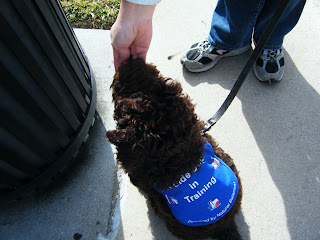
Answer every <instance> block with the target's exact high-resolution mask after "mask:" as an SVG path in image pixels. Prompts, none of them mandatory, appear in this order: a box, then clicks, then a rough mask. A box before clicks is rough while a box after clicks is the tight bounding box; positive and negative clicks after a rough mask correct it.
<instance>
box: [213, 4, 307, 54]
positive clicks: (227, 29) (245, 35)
mask: <svg viewBox="0 0 320 240" xmlns="http://www.w3.org/2000/svg"><path fill="white" fill-rule="evenodd" d="M279 2H280V0H218V3H217V6H216V9H215V11H214V13H213V16H212V22H211V29H210V34H209V37H208V41H209V42H210V43H211V45H213V46H214V47H216V48H218V49H221V50H235V49H239V48H241V47H244V46H246V45H249V44H251V39H252V36H253V39H254V41H258V40H259V38H260V36H261V35H262V33H263V31H264V29H265V28H266V26H267V24H268V21H269V19H270V18H271V17H272V15H273V13H274V11H275V10H276V8H277V7H278V4H279ZM305 2H306V0H291V1H290V2H289V4H288V6H287V8H286V10H285V12H284V13H283V15H282V17H281V19H280V21H279V22H278V24H277V26H276V28H275V29H274V31H273V33H272V35H271V36H270V38H269V40H268V42H267V44H266V46H265V49H270V50H271V49H274V50H275V49H280V48H281V47H282V43H283V39H284V36H285V35H286V34H287V33H288V32H290V31H291V30H292V29H293V28H294V26H295V25H296V24H297V22H298V20H299V18H300V15H301V13H302V10H303V7H304V5H305Z"/></svg>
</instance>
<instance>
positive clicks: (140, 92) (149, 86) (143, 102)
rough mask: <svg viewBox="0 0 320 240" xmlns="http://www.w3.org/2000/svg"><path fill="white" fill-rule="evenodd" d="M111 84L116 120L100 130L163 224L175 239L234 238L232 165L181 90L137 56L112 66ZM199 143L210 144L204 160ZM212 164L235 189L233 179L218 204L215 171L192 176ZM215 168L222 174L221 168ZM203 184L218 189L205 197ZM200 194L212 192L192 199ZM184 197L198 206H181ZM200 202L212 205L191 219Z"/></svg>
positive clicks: (237, 236)
mask: <svg viewBox="0 0 320 240" xmlns="http://www.w3.org/2000/svg"><path fill="white" fill-rule="evenodd" d="M111 88H112V90H113V94H112V96H113V101H114V105H115V109H114V119H115V120H116V121H117V128H116V130H112V131H108V132H107V134H106V135H107V138H108V139H109V141H110V142H111V143H112V144H114V145H116V147H117V151H118V154H117V160H118V162H120V163H121V166H122V168H123V169H124V170H125V172H126V173H128V174H129V177H130V180H131V182H132V183H133V184H134V185H135V186H136V187H138V188H139V189H140V190H141V191H143V192H144V193H145V195H146V196H147V198H148V199H149V201H150V204H151V206H152V207H153V208H154V210H155V212H156V213H157V214H158V215H159V216H160V218H162V219H163V220H164V221H165V223H166V226H167V228H168V229H169V231H171V232H172V233H173V234H174V235H176V236H178V237H180V238H182V239H203V238H219V239H233V240H234V239H241V236H240V234H239V233H238V230H237V226H236V224H235V221H234V217H235V214H236V213H237V212H238V211H239V209H240V204H241V198H242V187H241V182H240V178H239V176H238V171H237V169H236V166H235V165H234V163H233V160H232V159H231V157H230V156H229V155H228V154H226V153H225V152H224V151H223V150H222V149H221V148H220V147H218V145H217V143H216V142H215V141H214V140H213V138H212V137H211V136H210V135H208V134H203V133H202V130H203V129H204V123H203V122H202V121H200V120H199V119H198V117H197V115H196V114H195V113H194V105H193V104H192V103H191V100H190V98H189V97H188V96H186V95H185V94H183V93H182V87H181V85H180V83H179V82H177V81H174V80H172V79H170V78H164V77H163V76H161V75H160V73H159V71H158V70H157V69H156V67H155V66H153V65H150V64H146V63H145V62H144V61H143V60H141V59H137V60H130V61H129V63H128V64H126V65H124V66H122V67H120V68H119V71H117V73H116V74H115V76H114V80H113V83H112V85H111ZM207 142H208V143H210V144H208V143H207ZM205 143H207V146H208V145H209V146H210V145H211V146H212V147H211V146H210V148H211V149H212V148H213V151H214V153H215V156H217V157H218V158H216V157H212V156H211V157H209V158H208V159H209V160H208V161H210V160H211V163H210V164H212V165H210V164H206V162H207V160H204V154H205V153H204V151H205V150H204V145H205ZM211 151H212V150H211ZM221 160H222V161H221ZM213 161H214V162H215V163H216V164H214V162H213ZM222 162H224V163H225V164H224V163H222ZM219 165H221V167H220V168H221V169H222V170H223V167H222V165H224V169H225V171H228V170H227V169H229V171H230V172H231V173H232V175H234V178H235V179H237V180H238V183H237V186H238V187H237V189H238V190H237V193H236V192H235V187H233V193H232V196H231V197H230V202H229V203H228V202H226V204H225V205H223V202H221V201H219V200H220V199H218V198H228V200H229V197H228V196H224V195H225V194H224V192H225V191H224V189H223V188H221V186H223V184H222V185H221V186H219V184H218V181H220V180H218V178H219V177H218V176H217V175H214V177H213V176H211V175H210V176H209V178H208V177H207V176H204V177H201V178H204V179H209V181H208V183H206V184H202V185H201V184H200V185H201V186H199V184H198V183H199V182H200V180H199V179H200V178H198V175H199V173H200V172H201V171H211V172H212V174H215V172H214V171H215V169H216V167H217V166H219ZM212 166H214V168H213V167H212ZM208 169H209V170H208ZM230 169H231V170H232V171H231V170H230ZM222 170H221V171H222ZM217 173H219V171H217ZM210 174H211V173H210ZM228 174H229V173H228ZM221 176H222V180H221V181H222V182H223V181H224V179H223V178H224V176H225V175H223V174H222V175H221ZM210 177H211V178H210ZM195 179H196V180H195ZM201 181H202V180H201ZM204 181H205V180H204ZM235 184H236V183H235V181H234V186H235ZM209 188H210V189H215V191H216V194H218V195H219V193H220V195H221V194H222V193H223V194H222V195H221V196H220V197H212V196H211V195H210V194H212V193H210V192H209ZM178 189H187V191H188V193H181V191H180V190H178ZM231 190H232V188H231ZM174 191H176V192H179V191H180V192H179V194H180V195H181V194H182V195H183V194H184V195H183V197H182V198H180V199H178V197H173V196H172V194H171V192H172V193H173V192H174ZM192 191H193V192H192ZM228 194H229V193H228ZM187 195H188V196H187ZM208 197H209V198H210V197H211V198H212V199H211V200H210V201H209V202H206V203H205V204H203V203H200V199H206V198H208ZM214 198H215V199H214ZM232 200H233V203H232V204H230V203H231V202H232ZM208 203H209V204H208ZM192 204H195V206H197V208H198V210H197V209H196V210H188V208H187V207H189V206H191V205H192ZM179 206H182V211H181V216H180V217H179V216H178V215H179V213H177V211H180V210H177V209H178V208H176V207H179ZM224 206H225V207H224ZM202 208H203V209H204V210H203V211H204V212H203V214H211V213H213V212H214V211H213V210H217V211H220V212H215V213H214V214H215V215H214V216H210V217H206V218H205V219H202V220H201V217H199V218H200V220H199V219H198V218H197V219H196V216H195V215H194V213H196V214H198V212H199V215H200V214H202V213H200V212H201V211H202V210H201V209H202ZM223 208H224V209H223ZM206 209H209V210H208V211H207V210H206ZM173 212H174V214H173ZM207 212H208V213H207ZM192 214H193V215H192ZM177 216H178V217H177ZM206 216H207V215H206ZM191 218H193V219H191ZM178 219H179V220H178ZM190 219H191V220H190ZM195 219H196V220H195ZM217 219H218V220H217ZM184 220H185V222H184Z"/></svg>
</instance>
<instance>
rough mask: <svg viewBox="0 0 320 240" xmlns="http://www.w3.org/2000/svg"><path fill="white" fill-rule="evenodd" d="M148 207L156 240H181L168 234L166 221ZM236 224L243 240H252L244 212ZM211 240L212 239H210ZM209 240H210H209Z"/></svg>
mask: <svg viewBox="0 0 320 240" xmlns="http://www.w3.org/2000/svg"><path fill="white" fill-rule="evenodd" d="M147 206H148V217H149V221H150V228H151V231H152V235H153V237H154V238H153V239H154V240H164V239H165V240H177V239H179V238H177V237H175V236H173V235H172V234H171V233H170V232H168V230H167V228H166V225H165V223H164V221H162V220H161V219H160V218H159V217H158V216H157V215H156V214H155V212H154V210H153V208H152V207H151V205H150V204H148V205H147ZM236 222H237V226H238V230H239V232H240V233H241V236H242V238H243V239H250V234H249V226H248V225H247V223H246V222H245V220H244V216H243V214H242V210H240V212H239V213H238V214H237V216H236ZM210 239H211V238H210ZM208 240H209V239H208Z"/></svg>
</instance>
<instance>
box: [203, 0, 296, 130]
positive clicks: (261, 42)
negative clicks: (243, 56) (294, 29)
mask: <svg viewBox="0 0 320 240" xmlns="http://www.w3.org/2000/svg"><path fill="white" fill-rule="evenodd" d="M289 1H290V0H282V1H281V2H280V4H279V6H278V8H277V9H276V11H275V12H274V14H273V16H272V18H271V19H270V21H269V23H268V25H267V27H266V29H265V30H264V32H263V33H262V36H261V38H260V39H259V41H258V43H257V45H256V47H255V49H254V50H253V52H252V53H251V55H250V57H249V59H248V61H247V63H246V65H245V66H244V68H243V69H242V71H241V73H240V75H239V77H238V79H237V81H236V82H235V84H234V85H233V87H232V89H231V91H230V93H229V95H228V97H227V98H226V100H225V101H224V103H223V104H222V105H221V107H220V108H219V110H218V111H217V112H216V113H215V114H214V115H213V116H212V117H211V118H209V120H208V121H207V124H206V129H204V130H203V131H202V133H205V132H207V131H209V130H210V129H211V127H212V126H213V125H214V124H216V122H217V121H218V120H219V119H220V118H221V117H222V115H223V114H224V113H225V112H226V111H227V109H228V107H229V106H230V104H231V102H232V101H233V99H234V98H235V96H236V95H237V93H238V91H239V89H240V87H241V86H242V84H243V82H244V80H245V79H246V77H247V75H248V73H249V71H250V69H251V68H252V66H253V64H254V63H255V61H256V60H257V58H258V57H259V55H260V53H261V52H262V50H263V48H264V46H265V45H266V43H267V41H268V39H269V37H270V36H271V34H272V32H273V30H274V28H275V27H276V25H277V23H278V21H279V20H280V18H281V16H282V14H283V12H284V11H285V9H286V7H287V5H288V3H289Z"/></svg>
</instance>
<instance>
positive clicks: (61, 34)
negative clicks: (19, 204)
mask: <svg viewBox="0 0 320 240" xmlns="http://www.w3.org/2000/svg"><path fill="white" fill-rule="evenodd" d="M0 31H1V34H0V74H1V75H0V81H1V84H0V114H1V117H0V122H1V124H0V152H1V157H0V176H1V177H0V199H1V201H8V200H11V199H16V198H19V197H21V196H23V195H24V194H26V193H30V192H33V191H34V190H36V189H38V188H41V187H43V186H45V185H46V184H47V183H49V182H50V181H52V179H53V178H54V177H55V176H56V175H57V174H58V173H60V172H62V171H63V170H64V169H66V167H68V166H70V165H71V164H72V162H73V159H75V156H76V154H77V152H78V151H79V149H80V147H81V144H82V143H83V142H84V141H85V140H86V138H87V136H88V132H89V129H90V127H91V126H92V124H93V121H94V114H95V108H96V86H95V81H94V78H93V75H92V72H91V69H90V64H89V61H88V59H87V58H86V56H85V54H84V52H83V50H82V48H81V46H80V44H79V42H78V41H77V38H76V37H75V34H74V32H73V30H72V28H71V27H70V25H69V23H68V21H67V19H66V17H65V15H64V13H63V10H62V8H61V6H60V4H59V2H58V1H57V0H14V1H12V0H1V7H0Z"/></svg>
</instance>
